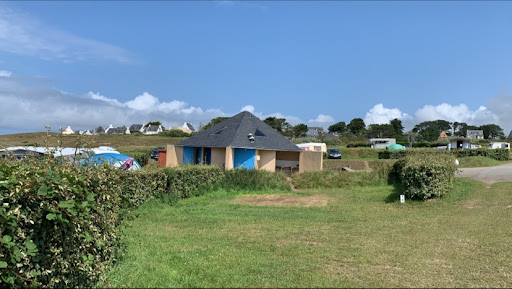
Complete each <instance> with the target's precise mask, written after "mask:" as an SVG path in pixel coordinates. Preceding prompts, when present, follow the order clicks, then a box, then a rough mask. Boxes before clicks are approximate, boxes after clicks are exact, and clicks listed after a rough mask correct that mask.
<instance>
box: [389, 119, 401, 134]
mask: <svg viewBox="0 0 512 289" xmlns="http://www.w3.org/2000/svg"><path fill="white" fill-rule="evenodd" d="M389 124H390V125H391V127H393V131H394V132H395V136H396V137H399V136H401V135H403V134H404V126H403V125H402V121H401V120H399V119H398V118H395V119H392V120H390V121H389Z"/></svg>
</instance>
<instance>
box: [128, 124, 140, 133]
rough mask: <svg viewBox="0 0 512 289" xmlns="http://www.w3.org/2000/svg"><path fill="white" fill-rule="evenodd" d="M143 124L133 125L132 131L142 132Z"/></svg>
mask: <svg viewBox="0 0 512 289" xmlns="http://www.w3.org/2000/svg"><path fill="white" fill-rule="evenodd" d="M142 127H143V125H142V124H132V125H131V126H130V131H140V130H141V129H142Z"/></svg>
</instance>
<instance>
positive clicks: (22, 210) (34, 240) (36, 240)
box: [0, 160, 120, 287]
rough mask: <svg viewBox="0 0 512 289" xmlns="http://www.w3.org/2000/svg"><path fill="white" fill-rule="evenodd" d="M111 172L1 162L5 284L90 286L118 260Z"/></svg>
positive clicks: (0, 280)
mask: <svg viewBox="0 0 512 289" xmlns="http://www.w3.org/2000/svg"><path fill="white" fill-rule="evenodd" d="M116 175H117V174H116V173H113V169H112V168H111V167H108V166H105V167H98V168H88V167H87V168H74V167H72V166H66V165H61V166H57V165H55V164H54V163H51V162H48V163H43V162H40V161H39V162H38V161H31V160H24V161H8V160H3V161H1V163H0V199H1V200H0V203H2V204H3V205H2V207H1V208H0V237H1V238H0V268H1V269H2V270H0V287H4V286H6V285H7V286H15V287H28V286H45V287H46V286H47V287H55V286H58V287H63V286H64V287H77V286H79V287H84V286H85V287H88V286H91V285H93V284H94V282H95V281H96V280H97V279H98V278H99V276H100V274H101V273H103V272H104V271H105V269H106V268H107V267H108V266H109V264H111V263H112V262H113V261H115V257H116V254H117V246H116V245H117V243H118V239H119V234H118V229H117V228H118V224H119V221H120V219H119V214H118V212H119V209H120V207H119V198H118V196H119V194H120V186H119V185H118V180H119V179H118V177H117V176H116Z"/></svg>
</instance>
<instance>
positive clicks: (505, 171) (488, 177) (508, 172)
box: [455, 162, 512, 184]
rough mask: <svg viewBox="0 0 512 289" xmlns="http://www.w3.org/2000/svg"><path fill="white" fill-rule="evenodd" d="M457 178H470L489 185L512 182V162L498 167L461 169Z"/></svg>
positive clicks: (457, 173)
mask: <svg viewBox="0 0 512 289" xmlns="http://www.w3.org/2000/svg"><path fill="white" fill-rule="evenodd" d="M455 176H456V177H460V178H470V179H474V180H477V181H481V182H484V183H487V184H493V183H497V182H512V162H509V163H507V164H504V165H501V166H496V167H485V168H461V169H458V170H457V172H456V173H455Z"/></svg>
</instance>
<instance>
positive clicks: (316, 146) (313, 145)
mask: <svg viewBox="0 0 512 289" xmlns="http://www.w3.org/2000/svg"><path fill="white" fill-rule="evenodd" d="M297 146H298V147H299V148H301V149H302V150H304V151H307V152H309V151H311V152H323V153H327V145H326V144H325V143H323V142H308V143H300V144H297Z"/></svg>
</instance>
